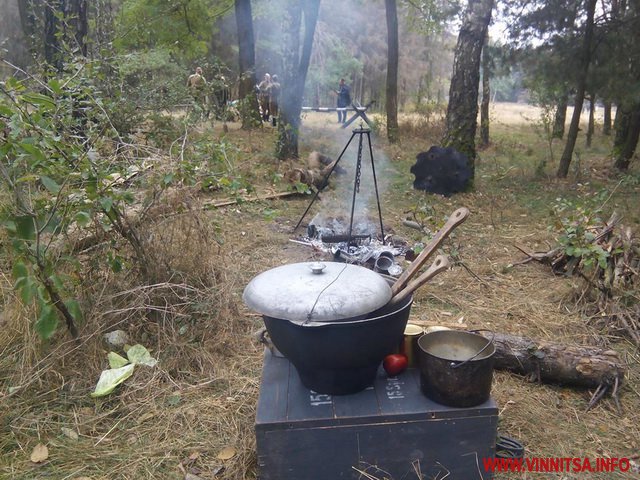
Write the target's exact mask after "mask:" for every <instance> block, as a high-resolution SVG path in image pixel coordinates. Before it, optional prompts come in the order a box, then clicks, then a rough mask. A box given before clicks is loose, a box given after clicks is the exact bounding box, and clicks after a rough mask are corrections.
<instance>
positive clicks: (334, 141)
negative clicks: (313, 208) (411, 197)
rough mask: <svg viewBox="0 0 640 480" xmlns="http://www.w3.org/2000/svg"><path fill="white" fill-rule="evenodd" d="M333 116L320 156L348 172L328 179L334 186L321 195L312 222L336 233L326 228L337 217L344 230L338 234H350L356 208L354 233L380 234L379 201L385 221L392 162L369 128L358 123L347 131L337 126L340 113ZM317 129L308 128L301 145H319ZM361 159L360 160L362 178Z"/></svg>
mask: <svg viewBox="0 0 640 480" xmlns="http://www.w3.org/2000/svg"><path fill="white" fill-rule="evenodd" d="M332 114H333V115H335V118H334V120H333V122H330V123H329V122H327V123H326V124H325V126H324V128H323V129H322V132H321V137H322V138H321V140H320V141H321V143H322V145H323V151H322V152H321V153H323V154H325V155H328V156H330V157H331V158H333V159H338V165H339V166H340V167H342V168H344V169H345V170H346V174H343V175H339V174H337V173H335V171H334V173H333V174H332V175H331V177H330V178H329V183H330V185H331V186H330V187H328V188H327V189H326V190H325V192H323V193H322V199H323V200H322V202H321V206H320V208H321V210H322V211H321V214H319V215H318V216H316V217H315V218H314V219H313V221H312V222H311V223H313V224H314V225H320V226H327V227H330V228H331V229H332V230H333V231H334V232H335V226H330V225H327V223H331V222H332V221H333V219H336V218H338V219H340V223H341V224H342V225H343V229H344V231H343V232H336V233H347V231H348V228H349V222H350V220H351V209H352V207H353V229H352V233H353V234H376V233H377V234H380V219H379V212H378V202H377V199H378V198H379V200H380V204H381V210H382V219H383V220H384V218H385V211H384V199H385V192H386V191H387V188H388V186H389V175H390V173H391V168H392V167H391V165H390V162H389V159H388V158H387V156H386V155H385V154H384V152H382V150H380V149H379V148H377V147H376V145H375V135H374V132H373V131H371V130H370V129H369V128H368V126H367V125H366V123H364V122H361V121H360V120H358V121H356V122H354V123H352V124H351V125H350V126H349V127H347V128H346V129H342V128H340V127H341V126H340V125H339V124H338V123H337V114H336V113H332ZM353 114H354V112H349V115H348V117H347V118H350V115H353ZM317 115H330V114H329V113H325V114H316V116H317ZM334 122H335V123H334ZM303 124H304V121H303ZM317 129H318V126H315V125H314V126H313V127H312V128H309V130H308V131H307V129H305V134H304V135H302V136H301V142H302V143H303V144H305V142H310V143H317V142H318V140H319V139H318V132H317ZM316 147H317V145H316ZM341 153H342V156H341V157H340V154H341ZM358 158H359V160H360V161H359V163H360V168H359V176H358ZM372 158H373V162H372ZM374 169H375V181H374ZM376 185H377V194H378V195H377V196H376ZM354 191H355V195H354Z"/></svg>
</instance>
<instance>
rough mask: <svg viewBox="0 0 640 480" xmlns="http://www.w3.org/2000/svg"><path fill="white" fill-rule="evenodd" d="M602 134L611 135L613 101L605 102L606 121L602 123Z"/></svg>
mask: <svg viewBox="0 0 640 480" xmlns="http://www.w3.org/2000/svg"><path fill="white" fill-rule="evenodd" d="M602 134H603V135H611V102H609V101H606V102H604V123H603V124H602Z"/></svg>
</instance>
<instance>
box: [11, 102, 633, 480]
mask: <svg viewBox="0 0 640 480" xmlns="http://www.w3.org/2000/svg"><path fill="white" fill-rule="evenodd" d="M491 118H492V131H491V136H492V143H491V145H490V146H489V147H488V148H486V149H484V150H483V151H481V152H480V153H479V159H478V162H477V167H476V183H475V187H476V188H475V191H474V192H472V193H465V194H458V195H455V196H453V197H451V198H444V197H441V196H437V195H432V194H425V193H424V192H420V191H416V190H414V189H413V188H412V180H413V176H412V175H411V174H410V173H409V168H410V166H411V165H412V164H413V163H414V162H415V156H416V154H417V153H418V152H420V151H425V150H427V149H428V148H429V147H430V146H431V145H433V144H437V141H438V138H440V136H439V135H440V132H441V129H440V128H441V127H439V124H438V122H437V121H436V120H430V121H426V120H424V118H421V117H417V116H414V117H410V116H405V117H403V118H402V121H401V131H402V132H403V133H402V134H403V137H402V144H401V145H388V144H387V142H386V141H385V140H384V135H383V134H381V133H380V134H377V135H374V136H373V138H374V158H375V161H376V171H377V174H378V178H379V179H380V180H381V181H380V190H381V200H382V205H381V206H382V214H383V218H384V224H385V226H386V228H387V229H388V231H389V232H391V233H393V234H394V235H396V236H399V237H402V238H404V239H406V241H407V242H408V243H409V245H414V244H417V243H419V242H424V241H427V240H428V237H427V238H425V236H424V235H423V234H422V233H420V232H419V231H417V230H414V229H411V228H407V227H406V226H404V225H403V220H405V219H407V218H417V219H419V220H421V221H422V222H423V223H425V225H427V226H428V227H430V228H431V229H432V230H436V229H437V228H439V227H440V226H441V225H442V224H443V222H444V220H445V218H446V216H447V215H449V214H450V213H451V212H453V211H454V210H455V209H456V208H458V207H461V206H466V207H468V208H469V209H470V211H471V215H470V217H469V219H468V220H467V221H466V223H464V224H463V225H462V226H460V227H458V229H457V230H456V232H455V234H454V235H453V236H452V238H451V239H450V240H449V241H447V243H446V244H445V246H444V251H445V252H446V253H448V254H449V255H450V256H452V257H454V258H455V259H456V266H454V268H453V269H452V270H450V271H448V272H445V273H443V274H441V275H440V276H439V277H438V278H437V279H436V280H434V281H433V282H432V283H430V284H429V285H428V287H425V288H423V289H421V290H419V291H418V292H417V294H416V296H415V302H414V305H413V307H412V311H411V319H415V320H428V321H433V322H441V323H444V324H447V323H453V322H455V321H456V320H458V319H460V318H461V317H463V321H464V323H465V324H467V325H468V327H469V328H473V329H480V328H484V329H491V330H494V331H497V332H502V333H509V334H513V335H526V336H529V337H532V338H535V339H539V340H547V341H553V342H559V343H564V344H567V345H597V346H606V348H609V349H612V350H615V351H617V352H618V353H619V355H620V358H621V359H622V361H623V362H624V363H625V364H626V365H627V367H628V371H627V376H626V378H625V382H624V385H623V387H622V388H621V392H620V403H621V407H622V411H621V412H618V411H617V409H616V406H615V403H614V402H613V400H612V399H610V398H608V397H606V398H604V399H603V400H602V401H600V402H599V403H598V404H597V405H596V406H595V407H594V408H593V409H591V410H590V411H588V412H587V411H586V410H587V405H588V402H589V399H590V397H591V394H592V393H593V391H588V390H585V389H579V388H570V387H564V386H558V385H546V384H540V383H531V382H529V381H527V380H526V379H525V378H522V377H520V376H517V375H513V374H510V373H506V372H501V371H497V372H495V375H494V383H493V389H492V395H493V396H494V398H495V400H496V402H497V404H498V407H499V414H500V417H499V431H500V432H501V433H502V434H505V435H508V436H510V437H514V438H516V439H518V440H520V441H521V442H522V443H523V444H524V446H525V448H526V455H527V456H529V457H572V458H573V457H580V458H584V457H586V458H590V459H595V458H601V457H629V458H633V459H635V460H634V461H635V462H636V464H637V463H638V462H640V460H639V459H638V443H639V442H640V440H638V439H640V362H639V360H640V354H639V352H638V349H637V348H635V347H634V346H633V345H632V343H631V342H630V341H629V340H628V339H627V338H625V337H624V336H622V335H620V334H619V332H616V331H612V330H603V329H602V328H599V327H598V325H597V324H596V322H594V321H593V319H591V318H589V317H587V316H586V315H585V314H584V313H583V311H582V310H581V309H579V308H578V307H577V306H576V298H577V296H578V295H579V294H580V292H581V289H582V288H584V285H583V284H582V282H581V281H580V280H579V279H577V278H573V277H561V276H554V275H553V274H552V273H551V271H550V269H549V267H547V266H545V265H542V264H538V263H535V262H532V263H528V264H524V265H516V266H514V264H515V263H517V262H518V261H521V260H523V259H524V256H523V254H522V253H521V252H520V251H519V250H517V249H516V248H515V246H516V245H518V246H521V247H523V248H525V249H527V250H529V251H548V250H550V249H551V248H553V247H555V246H556V245H557V240H556V232H554V230H553V225H554V216H553V214H552V213H551V212H552V206H553V205H554V204H555V203H556V202H558V199H559V198H564V199H567V200H570V201H572V202H575V203H576V204H587V203H589V202H592V201H597V199H599V198H603V196H602V192H603V191H604V192H608V193H609V194H610V195H605V196H604V198H607V197H608V200H607V201H606V205H604V212H611V211H612V210H614V209H615V210H617V211H618V212H620V213H621V214H623V222H624V224H625V225H628V226H630V227H631V228H632V229H633V230H634V231H636V232H637V230H638V224H639V221H640V211H639V210H638V208H637V205H638V194H639V193H640V192H639V188H640V187H638V182H637V178H638V173H637V171H636V172H632V175H630V176H627V177H624V178H622V177H617V176H614V175H613V174H612V172H611V169H610V164H611V160H610V158H609V152H610V142H611V139H610V138H608V137H603V136H602V135H601V134H600V129H598V130H597V133H596V137H595V139H594V144H593V146H592V147H590V148H586V147H585V146H584V145H585V139H584V135H583V133H584V131H586V128H585V129H583V131H582V132H581V135H580V136H579V139H578V146H577V149H576V156H575V158H576V159H575V160H574V164H573V165H572V168H571V173H570V177H569V179H567V180H563V181H559V180H556V179H555V178H554V173H555V169H556V168H557V161H558V158H559V157H560V154H561V152H562V148H563V143H562V142H560V141H557V140H556V141H554V142H553V143H549V142H547V141H546V140H545V136H544V133H543V128H542V123H541V122H540V120H539V118H540V117H539V112H538V111H537V110H536V109H534V108H533V107H527V106H523V105H497V106H493V107H492V114H491ZM568 118H570V113H569V115H568ZM335 120H336V119H335V118H334V117H333V115H329V114H322V113H314V114H310V115H307V116H305V117H304V120H303V129H302V131H301V136H300V138H301V159H302V160H301V161H300V162H299V163H298V164H297V165H302V164H303V163H304V159H306V155H307V154H308V153H309V152H310V151H312V150H317V151H320V152H321V153H324V154H326V155H329V156H332V157H336V156H337V155H338V154H339V153H340V151H341V149H342V148H343V147H344V145H345V144H346V142H347V141H348V140H349V138H350V134H351V132H350V130H349V129H347V130H341V129H340V128H339V125H338V124H337V123H336V122H335ZM227 128H228V132H226V133H225V132H223V129H222V126H221V125H220V124H219V123H218V122H216V123H215V124H214V125H213V126H212V124H211V122H209V123H206V124H201V125H199V126H198V127H197V128H196V129H195V130H194V131H193V132H191V133H192V135H190V137H189V138H190V139H189V141H196V140H194V139H195V138H208V139H209V141H211V139H218V138H224V139H225V141H226V142H228V144H229V145H233V146H234V148H236V149H237V150H235V154H234V155H235V156H234V158H235V160H234V161H233V162H231V165H230V167H231V168H232V170H233V171H234V172H235V173H236V174H237V175H238V176H242V178H243V179H244V180H245V181H248V182H249V183H251V185H252V186H253V187H254V188H255V191H256V193H258V194H267V193H273V192H279V191H285V190H286V189H287V188H289V187H288V186H287V184H286V182H284V181H283V179H282V176H283V175H284V174H285V173H286V172H287V171H288V170H289V169H290V168H292V166H294V164H292V163H290V162H282V163H279V162H276V161H275V159H274V158H273V151H274V145H275V140H276V131H275V129H274V128H272V127H266V126H265V127H264V128H262V129H258V130H256V131H252V132H245V131H242V130H240V129H239V126H238V125H237V124H235V123H229V124H228V125H227ZM551 153H552V156H551ZM365 158H366V157H365ZM636 163H637V159H636ZM345 166H347V165H345ZM636 167H637V166H636ZM347 170H348V171H349V173H348V174H347V175H346V176H345V178H347V179H348V180H347V181H346V182H347V183H348V184H349V186H347V187H345V188H346V189H347V191H348V189H349V188H350V185H351V181H352V180H351V179H352V175H351V173H350V172H351V170H350V169H349V167H348V166H347ZM340 181H341V180H340V179H338V177H336V179H335V180H334V181H332V186H331V187H330V188H329V189H328V190H327V192H326V193H323V195H322V200H321V201H319V202H317V203H316V204H315V205H314V207H313V209H312V211H311V213H310V215H309V216H308V217H307V218H306V219H305V222H304V224H305V225H306V222H307V221H309V220H311V218H312V217H313V215H315V214H316V213H317V212H319V211H321V210H324V212H325V213H326V212H327V211H329V212H331V214H336V215H340V214H344V213H345V212H346V209H347V207H348V205H349V201H346V200H344V199H343V197H342V196H341V195H342V194H341V192H342V191H343V190H344V188H343V187H341V186H340V185H338V183H339V182H340ZM342 182H344V180H342ZM363 185H364V183H363ZM365 190H366V189H365V188H362V191H363V194H364V191H365ZM369 193H370V192H369ZM223 197H224V198H227V197H228V195H226V194H224V193H222V192H214V193H207V194H202V193H199V192H194V189H193V188H186V187H185V188H182V189H181V188H176V189H174V190H173V191H172V192H169V194H168V195H167V199H166V202H165V204H164V206H165V213H166V211H170V212H173V213H176V215H172V216H167V215H165V216H164V217H163V218H162V221H158V222H156V223H154V224H153V225H151V226H150V227H149V228H150V229H152V232H153V234H154V235H155V236H156V237H154V238H156V240H155V244H154V245H155V248H157V253H159V254H161V255H162V256H163V258H164V259H166V261H167V263H170V264H171V265H172V266H173V267H174V269H175V270H176V271H181V272H187V273H188V275H182V276H181V275H175V276H174V277H171V278H166V279H163V281H161V282H158V283H156V284H154V285H140V284H139V282H138V283H136V277H135V275H133V274H132V275H129V276H126V275H125V276H116V275H114V274H107V273H105V272H101V271H96V272H93V273H92V274H91V276H90V278H86V279H83V284H82V287H83V288H84V289H85V293H84V301H85V305H87V309H86V311H87V312H89V313H88V314H87V315H86V319H85V322H84V324H83V325H82V326H81V329H80V330H81V334H80V339H79V341H77V342H76V341H73V340H70V339H69V338H68V336H66V335H64V334H60V335H59V336H56V337H55V338H54V339H53V340H52V341H50V342H48V343H43V342H41V341H39V340H38V339H37V338H36V336H35V333H34V332H33V329H32V327H31V326H30V325H31V320H30V318H31V317H30V316H31V315H33V312H30V311H29V310H28V309H25V308H24V307H22V306H21V305H20V304H19V302H18V301H17V300H16V298H15V297H16V295H15V293H14V292H13V290H12V285H11V280H10V275H9V274H8V273H7V272H4V273H3V276H2V283H1V290H0V291H1V293H2V297H1V300H2V305H3V311H2V314H1V317H0V327H1V328H0V372H1V373H0V412H1V420H0V421H1V429H0V478H2V479H24V480H26V479H36V478H37V479H40V478H42V479H44V478H51V479H56V480H62V479H75V480H80V479H83V480H86V479H91V480H99V479H131V480H133V479H136V480H139V479H190V480H197V479H198V478H200V479H203V480H213V479H229V480H231V479H234V480H235V479H254V478H256V475H257V467H256V452H255V435H254V430H253V428H254V420H255V410H256V404H257V399H258V393H259V384H260V374H261V366H262V355H263V346H262V345H261V344H260V343H258V342H257V341H256V338H255V335H254V334H255V332H256V331H258V330H259V329H260V327H261V326H262V320H261V318H260V317H259V316H257V315H256V314H255V313H253V312H251V311H249V310H248V309H247V308H246V307H245V306H244V305H243V303H242V299H241V295H242V291H243V289H244V286H245V285H246V284H247V283H248V282H249V281H250V280H251V278H253V277H254V276H255V275H257V274H258V273H260V272H262V271H264V270H267V269H269V268H272V267H274V266H277V265H282V264H286V263H293V262H298V261H308V260H313V259H320V258H324V259H327V257H326V255H325V254H323V253H321V252H318V251H315V250H313V249H312V248H310V247H307V246H304V245H299V244H296V243H292V242H290V239H291V238H293V237H294V236H295V235H294V234H292V233H291V230H292V227H293V226H294V225H295V224H296V222H297V221H298V219H299V218H300V216H301V215H302V213H303V212H304V210H305V208H306V207H307V205H308V204H309V202H310V200H311V197H310V196H308V195H301V196H293V197H289V198H281V199H273V200H259V201H251V200H245V201H241V202H239V203H237V204H233V205H229V206H225V207H220V208H211V207H209V208H203V205H204V204H205V203H207V202H211V201H212V200H221V199H222V198H223ZM341 198H342V199H341ZM602 217H603V218H606V217H607V213H603V214H602ZM462 264H464V265H465V266H466V268H463V267H462ZM117 328H119V329H122V330H125V331H126V332H127V334H128V336H129V339H130V340H129V343H131V344H135V343H140V344H143V345H144V346H146V347H147V348H148V349H149V350H150V352H151V354H152V356H153V357H155V358H156V359H158V364H157V365H156V366H155V367H140V368H138V367H136V371H135V372H134V374H133V376H132V377H131V378H129V379H128V380H127V381H125V382H124V383H123V384H122V385H120V386H119V387H118V388H117V389H116V390H115V392H114V393H112V394H111V395H109V396H107V397H103V398H99V399H93V398H91V397H90V396H89V394H90V393H91V392H92V391H93V388H94V386H95V383H96V381H97V379H98V377H99V375H100V371H101V370H103V369H105V368H107V353H108V351H109V349H108V348H107V347H106V346H105V344H104V342H103V340H102V335H103V333H105V332H108V331H111V330H115V329H117ZM120 353H121V354H124V353H123V352H120ZM38 444H41V445H45V446H46V447H47V452H46V455H45V457H44V459H41V461H40V462H38V463H34V462H32V461H31V455H32V454H33V451H34V447H36V445H38ZM40 453H41V452H40ZM637 475H638V474H637V473H636V474H631V473H629V472H628V473H606V474H596V473H576V474H574V473H566V472H565V473H558V474H550V473H547V474H524V473H518V474H510V475H507V474H501V475H497V476H496V477H495V478H498V479H509V478H514V479H515V478H558V479H569V478H590V479H604V478H607V479H611V478H637ZM416 478H417V477H416ZM283 480H295V479H283ZM396 480H399V479H396ZM456 480H457V479H456Z"/></svg>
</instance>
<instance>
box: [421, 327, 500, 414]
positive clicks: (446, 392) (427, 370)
mask: <svg viewBox="0 0 640 480" xmlns="http://www.w3.org/2000/svg"><path fill="white" fill-rule="evenodd" d="M418 347H419V355H420V387H421V389H422V392H423V393H424V394H425V395H426V396H427V397H428V398H430V399H431V400H433V401H434V402H437V403H440V404H442V405H447V406H450V407H474V406H476V405H480V404H482V403H484V402H486V401H487V400H488V399H489V396H490V394H491V382H492V379H493V362H494V354H495V352H496V349H495V345H494V344H493V342H492V341H491V340H490V339H487V338H485V337H483V336H482V335H478V334H475V333H470V332H463V331H456V330H443V331H437V332H432V333H427V334H425V335H423V336H422V337H420V339H419V340H418Z"/></svg>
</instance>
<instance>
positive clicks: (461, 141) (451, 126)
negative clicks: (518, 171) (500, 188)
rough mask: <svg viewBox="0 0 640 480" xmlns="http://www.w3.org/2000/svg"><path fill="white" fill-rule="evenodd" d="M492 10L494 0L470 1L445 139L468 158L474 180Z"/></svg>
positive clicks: (453, 78) (457, 53)
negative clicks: (484, 49) (484, 48)
mask: <svg viewBox="0 0 640 480" xmlns="http://www.w3.org/2000/svg"><path fill="white" fill-rule="evenodd" d="M492 9H493V0H469V3H468V6H467V10H466V12H465V18H464V20H463V22H462V26H461V28H460V33H459V35H458V43H457V44H456V50H455V58H454V63H453V74H452V76H451V86H450V88H449V105H448V107H447V118H446V132H445V135H444V138H443V140H442V143H443V146H445V147H453V148H455V149H456V150H458V151H460V152H461V153H463V154H465V155H467V158H468V161H469V168H470V169H471V172H472V177H471V178H473V176H474V174H475V158H476V144H475V135H476V127H477V122H478V120H477V118H478V87H479V83H480V55H481V53H482V45H483V43H484V39H485V37H486V35H487V28H488V26H489V22H490V21H491V10H492Z"/></svg>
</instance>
